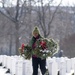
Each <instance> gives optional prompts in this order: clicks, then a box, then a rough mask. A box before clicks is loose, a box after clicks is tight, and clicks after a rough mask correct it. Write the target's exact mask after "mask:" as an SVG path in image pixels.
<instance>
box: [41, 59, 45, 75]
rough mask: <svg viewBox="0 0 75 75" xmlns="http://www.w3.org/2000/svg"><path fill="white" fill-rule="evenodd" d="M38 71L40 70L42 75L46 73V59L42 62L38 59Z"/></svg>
mask: <svg viewBox="0 0 75 75" xmlns="http://www.w3.org/2000/svg"><path fill="white" fill-rule="evenodd" d="M40 69H41V72H42V75H44V74H45V72H46V59H43V60H41V59H40Z"/></svg>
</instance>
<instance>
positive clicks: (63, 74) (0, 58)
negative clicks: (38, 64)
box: [0, 55, 75, 75]
mask: <svg viewBox="0 0 75 75" xmlns="http://www.w3.org/2000/svg"><path fill="white" fill-rule="evenodd" d="M0 63H2V65H3V67H6V68H8V69H10V73H11V75H32V61H31V59H30V60H25V59H24V58H23V57H21V56H7V55H0ZM47 68H48V71H49V75H72V74H73V73H74V70H75V58H70V59H69V58H67V57H61V58H56V57H53V58H50V57H49V58H48V59H47ZM58 73H59V74H58ZM74 74H75V73H74ZM38 75H41V72H40V70H39V72H38Z"/></svg>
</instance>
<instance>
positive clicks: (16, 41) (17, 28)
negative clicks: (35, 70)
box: [15, 23, 20, 55]
mask: <svg viewBox="0 0 75 75" xmlns="http://www.w3.org/2000/svg"><path fill="white" fill-rule="evenodd" d="M15 28H16V33H15V37H16V38H15V39H16V40H15V45H16V46H15V50H16V55H18V54H19V50H18V49H19V45H20V43H19V24H18V23H16V24H15Z"/></svg>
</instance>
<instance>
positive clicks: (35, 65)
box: [32, 57, 38, 75]
mask: <svg viewBox="0 0 75 75" xmlns="http://www.w3.org/2000/svg"><path fill="white" fill-rule="evenodd" d="M32 67H33V75H38V59H37V58H34V57H32Z"/></svg>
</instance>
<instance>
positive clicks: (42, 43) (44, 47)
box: [40, 41, 46, 49]
mask: <svg viewBox="0 0 75 75" xmlns="http://www.w3.org/2000/svg"><path fill="white" fill-rule="evenodd" d="M40 45H41V47H42V48H43V49H46V42H45V41H41V42H40Z"/></svg>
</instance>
